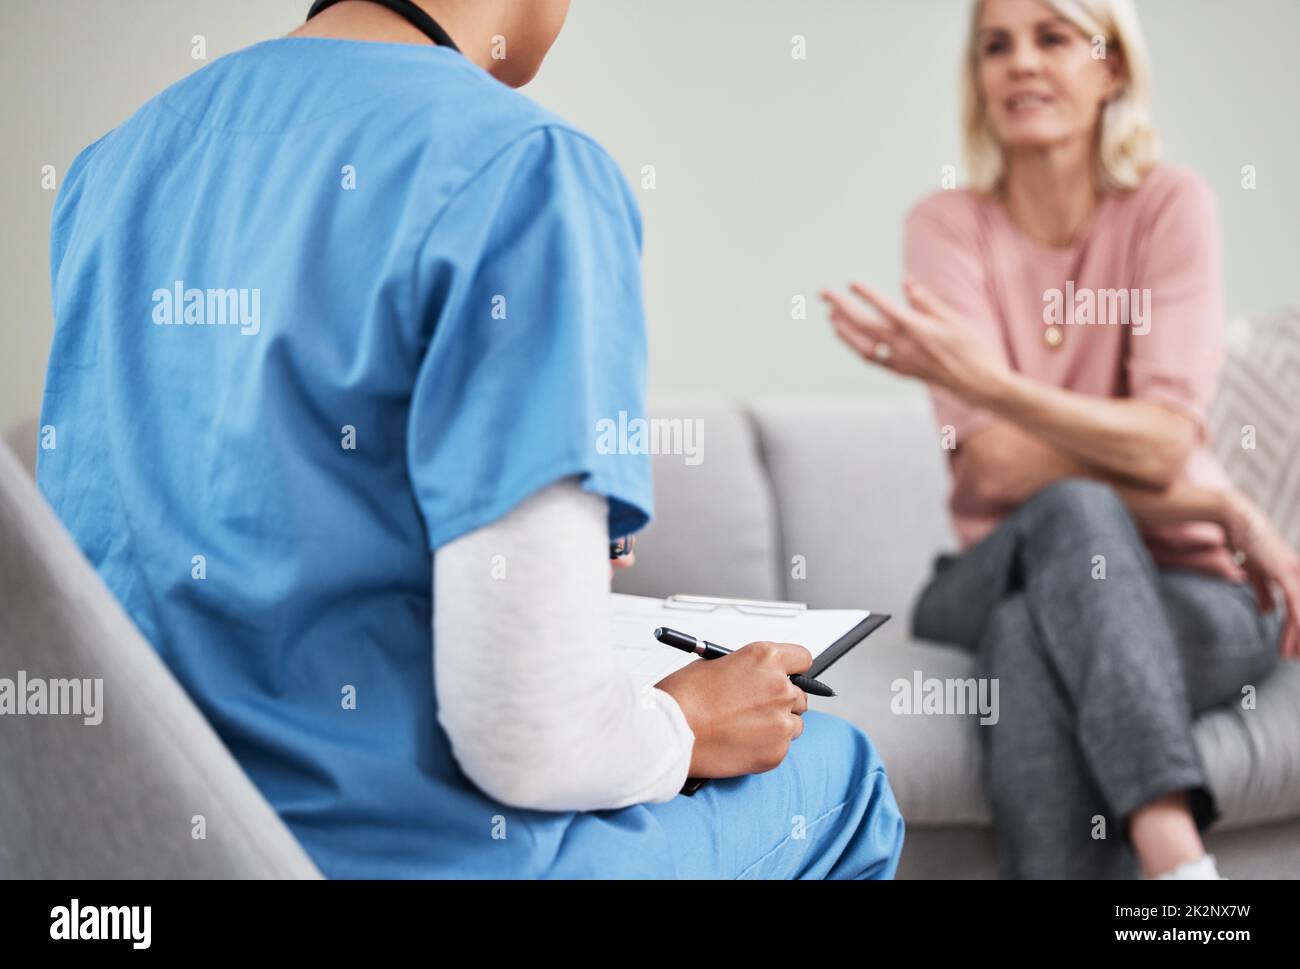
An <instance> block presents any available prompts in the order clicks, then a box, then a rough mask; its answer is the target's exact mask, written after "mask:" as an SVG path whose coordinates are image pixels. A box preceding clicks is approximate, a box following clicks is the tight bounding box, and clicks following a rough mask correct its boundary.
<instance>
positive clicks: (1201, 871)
mask: <svg viewBox="0 0 1300 969" xmlns="http://www.w3.org/2000/svg"><path fill="white" fill-rule="evenodd" d="M1156 878H1157V879H1193V878H1200V879H1215V878H1223V876H1222V875H1220V874H1219V869H1218V867H1217V866H1216V865H1215V864H1214V855H1201V857H1199V858H1197V859H1196V860H1195V861H1185V862H1183V863H1182V864H1181V865H1179V866H1178V867H1177V868H1175V869H1174V870H1173V871H1167V872H1165V873H1164V874H1163V875H1157V876H1156Z"/></svg>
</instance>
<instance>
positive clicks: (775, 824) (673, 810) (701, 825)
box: [551, 711, 904, 879]
mask: <svg viewBox="0 0 1300 969" xmlns="http://www.w3.org/2000/svg"><path fill="white" fill-rule="evenodd" d="M803 718H804V730H803V733H802V734H801V735H800V736H799V737H798V738H797V739H795V740H794V742H793V743H792V744H791V745H790V751H789V753H788V754H787V755H786V758H785V760H784V761H783V762H782V763H781V765H780V766H779V767H777V768H776V769H774V770H770V771H767V772H765V773H762V774H749V775H746V776H744V777H732V778H727V779H725V780H710V781H709V782H708V783H706V784H705V785H704V786H703V787H702V788H700V789H699V790H698V791H697V792H696V793H695V794H694V795H692V796H689V797H687V796H685V795H678V796H677V797H675V798H673V799H672V800H671V801H669V802H667V803H665V804H641V805H636V806H635V807H630V808H623V809H621V810H618V811H595V812H591V813H589V814H585V815H579V816H578V818H577V820H576V821H575V824H574V826H573V827H572V828H571V829H570V831H569V834H568V836H567V837H566V838H565V844H564V846H563V847H562V849H561V852H560V857H559V858H557V859H556V865H555V867H554V868H553V869H552V871H551V875H552V876H553V877H561V878H565V877H579V878H584V877H586V878H589V877H600V878H641V877H664V878H673V877H677V878H700V879H719V878H854V879H861V878H892V877H893V875H894V871H895V869H897V867H898V856H899V853H900V852H901V850H902V847H903V831H904V824H903V816H902V814H901V813H899V810H898V804H897V803H896V802H895V801H894V792H893V791H892V790H891V789H890V786H889V780H888V778H887V777H886V776H885V768H884V765H883V764H882V763H881V760H880V756H879V754H878V753H877V752H876V749H875V747H874V746H873V745H872V743H871V741H870V740H869V739H868V738H867V735H866V734H865V733H863V732H862V731H861V730H859V729H858V728H857V727H855V726H853V725H852V724H851V723H849V722H848V721H846V720H843V719H841V718H839V717H833V716H829V715H827V714H824V713H817V712H814V711H808V712H807V713H805V714H804V715H803Z"/></svg>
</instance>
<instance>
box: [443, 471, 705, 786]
mask: <svg viewBox="0 0 1300 969" xmlns="http://www.w3.org/2000/svg"><path fill="white" fill-rule="evenodd" d="M606 515H607V501H606V499H605V497H604V496H602V495H596V494H591V493H588V492H586V491H583V490H582V488H581V487H580V485H579V484H578V483H577V480H576V479H568V480H565V481H561V482H557V483H556V484H553V485H551V486H549V487H547V488H545V489H543V490H542V491H539V492H538V493H536V494H534V495H532V496H530V497H529V498H527V499H526V500H525V501H523V502H522V503H520V504H519V505H518V506H517V507H515V508H514V509H513V510H512V511H510V512H509V513H508V514H507V515H505V516H504V517H502V518H501V519H499V520H497V521H496V522H493V523H492V524H490V525H487V526H485V527H483V528H480V529H477V530H475V531H473V532H470V533H468V534H466V535H463V536H461V537H460V538H457V539H455V540H453V541H451V542H448V543H447V544H446V545H444V546H442V547H441V548H439V549H438V550H437V552H436V553H435V555H434V578H433V627H434V650H433V662H434V679H435V683H436V689H437V699H438V721H439V723H440V724H441V725H442V727H443V729H444V730H445V731H446V732H447V736H448V737H449V738H450V741H451V747H452V751H453V753H454V754H455V757H456V760H457V761H458V762H459V764H460V766H461V769H462V770H463V771H464V772H465V774H466V775H467V776H468V777H469V778H470V779H471V780H473V781H474V782H475V783H476V784H477V785H478V786H479V787H480V788H481V789H482V790H483V791H484V792H486V793H487V794H489V795H490V796H492V797H493V798H495V799H497V800H498V801H501V802H503V803H505V804H509V805H513V806H516V807H524V808H533V809H537V810H552V811H593V810H602V809H608V808H620V807H626V806H628V805H631V804H639V803H647V802H664V801H668V800H671V799H672V798H673V797H674V796H675V795H676V794H677V793H678V792H679V791H680V790H681V787H682V784H683V783H684V782H685V781H686V776H687V772H688V770H689V767H690V761H691V752H692V749H693V747H694V743H695V735H694V733H692V731H691V728H690V725H689V724H688V723H687V721H686V718H685V716H684V715H683V714H682V711H681V708H680V707H679V706H678V705H677V701H676V700H674V699H673V698H672V697H671V696H670V695H669V694H667V693H665V692H663V691H662V690H659V689H655V688H653V687H640V686H638V685H637V684H636V683H635V681H634V680H633V679H632V678H631V677H630V676H629V675H628V673H627V672H626V671H625V669H624V667H623V666H622V665H621V663H620V662H619V659H618V656H617V655H616V653H615V652H614V648H613V645H612V642H613V640H612V628H611V622H610V599H609V557H608V549H609V538H608V531H607V518H606Z"/></svg>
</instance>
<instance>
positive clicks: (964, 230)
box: [823, 0, 1300, 878]
mask: <svg viewBox="0 0 1300 969" xmlns="http://www.w3.org/2000/svg"><path fill="white" fill-rule="evenodd" d="M965 84H966V109H965V137H966V148H967V153H968V160H969V167H970V174H971V177H972V181H973V183H974V184H973V186H972V187H971V188H969V189H964V190H960V191H946V192H938V193H936V194H935V195H933V196H931V197H929V198H927V199H925V200H924V201H922V202H921V203H920V204H919V205H917V206H916V207H915V208H914V209H913V211H912V212H911V214H910V216H909V218H908V222H907V230H906V253H905V262H906V267H907V277H906V279H905V280H904V291H905V294H906V297H907V303H908V305H907V306H899V305H896V304H895V303H894V302H892V301H891V300H889V299H887V298H886V297H884V296H883V295H881V294H880V293H879V292H878V291H877V290H875V289H874V288H872V287H869V286H865V285H861V284H855V285H854V286H853V287H852V288H853V290H854V293H855V294H856V296H858V297H860V300H861V301H859V300H854V299H851V298H847V297H845V296H842V295H840V294H836V293H831V292H827V293H825V294H823V295H824V298H825V299H826V300H827V301H828V303H829V304H830V308H831V319H832V322H833V324H834V327H835V330H836V332H837V333H838V335H839V336H840V337H841V338H842V339H843V340H844V341H845V342H846V343H848V344H849V345H850V346H851V347H852V348H854V349H855V350H856V351H858V352H859V353H861V354H862V356H863V357H864V358H865V359H866V360H868V361H871V362H872V363H874V364H876V365H879V366H882V367H885V368H887V369H889V370H892V371H894V372H895V373H899V374H903V375H906V376H911V377H916V378H918V379H920V380H923V381H925V382H926V384H927V385H928V386H929V388H930V390H931V392H932V396H933V400H934V404H935V410H936V413H937V417H938V422H939V425H940V427H941V430H942V431H943V433H944V436H945V438H946V440H947V442H948V444H949V445H950V447H951V451H950V455H951V457H950V466H951V472H952V477H953V489H952V495H951V512H952V516H953V520H954V523H955V526H956V531H957V533H958V536H959V538H960V539H961V542H962V546H963V551H962V552H961V554H959V555H950V556H942V557H941V558H940V559H939V561H938V562H936V571H935V575H934V576H933V578H932V579H931V581H930V583H929V585H928V586H927V588H926V589H925V590H924V592H923V593H922V595H921V598H920V601H919V603H918V605H917V609H916V613H915V616H914V628H915V630H916V632H917V633H918V635H922V636H925V637H928V638H933V639H940V640H946V641H950V642H955V643H960V644H964V645H966V646H968V647H969V648H971V649H973V650H975V651H976V655H977V657H978V666H979V671H980V675H982V676H989V677H998V678H999V680H1000V687H1001V689H1000V697H1001V711H1000V714H1001V716H1000V720H999V722H998V723H997V724H996V726H988V727H983V728H981V730H982V735H983V738H984V742H985V749H986V752H987V758H986V767H987V778H986V779H987V786H988V789H989V794H990V799H991V802H992V806H993V811H994V816H995V821H996V828H997V833H998V844H999V849H998V851H999V866H1000V869H1001V872H1002V874H1003V875H1004V876H1007V877H1131V876H1133V875H1134V874H1136V872H1137V870H1138V868H1139V867H1140V870H1141V872H1142V873H1143V874H1145V875H1147V876H1148V877H1166V876H1169V877H1188V878H1195V877H1204V878H1214V877H1218V873H1217V870H1216V865H1215V860H1214V858H1213V856H1211V855H1207V854H1206V852H1205V848H1204V846H1203V844H1202V841H1201V833H1202V831H1203V830H1204V829H1205V828H1206V827H1207V826H1208V825H1209V824H1210V823H1212V822H1213V821H1214V820H1215V818H1216V817H1217V816H1218V811H1217V808H1216V805H1215V801H1214V796H1213V792H1212V791H1211V790H1210V789H1209V787H1208V784H1207V780H1206V775H1205V769H1204V766H1203V764H1202V763H1201V760H1200V757H1199V756H1198V752H1197V748H1196V746H1195V744H1194V742H1193V734H1192V722H1193V718H1194V716H1195V715H1196V714H1198V713H1199V712H1201V711H1203V710H1205V709H1207V708H1209V707H1212V706H1215V705H1219V704H1223V703H1227V702H1231V701H1233V700H1234V699H1235V698H1239V697H1240V695H1241V690H1242V687H1243V686H1244V685H1247V684H1258V683H1259V682H1260V680H1261V679H1262V678H1263V677H1265V676H1267V675H1268V673H1269V672H1270V670H1271V669H1272V668H1273V667H1274V666H1275V665H1276V663H1277V659H1278V654H1279V652H1281V654H1282V655H1285V656H1295V655H1297V653H1298V652H1300V626H1298V625H1297V621H1296V611H1297V607H1298V606H1300V559H1297V556H1296V554H1295V552H1294V551H1292V550H1291V549H1290V548H1288V547H1287V545H1286V543H1285V542H1284V541H1283V540H1282V539H1281V538H1280V537H1279V535H1278V534H1277V532H1276V530H1275V529H1274V528H1273V526H1272V525H1271V524H1270V523H1269V522H1268V521H1267V520H1265V518H1264V517H1263V516H1262V515H1261V514H1260V513H1259V512H1258V510H1257V509H1255V508H1254V507H1253V506H1252V505H1251V504H1250V503H1249V502H1248V501H1246V500H1245V499H1244V498H1243V497H1242V496H1241V495H1240V494H1238V493H1236V492H1234V491H1233V490H1232V489H1231V488H1230V487H1229V485H1228V482H1227V479H1226V477H1225V475H1224V474H1223V472H1222V470H1221V469H1220V468H1219V467H1218V466H1217V465H1216V463H1215V461H1214V459H1213V457H1212V456H1211V454H1210V451H1209V449H1208V447H1207V440H1206V408H1207V405H1208V403H1209V401H1210V399H1211V397H1212V394H1213V391H1214V387H1215V382H1216V377H1217V373H1218V369H1219V366H1220V360H1221V357H1222V323H1223V317H1222V296H1221V288H1220V267H1219V262H1220V253H1219V245H1220V242H1219V228H1218V222H1217V213H1216V208H1215V203H1214V200H1213V197H1212V195H1211V193H1210V191H1209V190H1208V188H1207V187H1206V186H1205V184H1204V183H1203V182H1202V181H1201V180H1200V179H1199V178H1197V177H1196V176H1195V175H1193V174H1191V173H1190V172H1188V171H1186V170H1182V169H1179V168H1174V167H1170V166H1166V165H1162V164H1159V163H1157V161H1156V147H1155V144H1156V143H1155V137H1154V135H1153V132H1152V130H1151V127H1150V125H1149V122H1148V110H1147V105H1148V89H1149V69H1148V65H1147V58H1146V53H1145V51H1144V47H1143V42H1142V38H1141V34H1140V30H1139V25H1138V21H1137V16H1136V13H1135V11H1134V9H1133V5H1132V4H1131V2H1129V0H983V2H978V3H976V4H975V5H974V12H973V17H972V21H971V33H970V42H969V50H968V54H967V67H966V71H965ZM1276 590H1280V595H1278V594H1277V591H1276ZM1283 606H1285V610H1284V609H1283ZM1103 819H1104V827H1103V823H1102V822H1103ZM1103 833H1104V837H1098V835H1099V834H1103Z"/></svg>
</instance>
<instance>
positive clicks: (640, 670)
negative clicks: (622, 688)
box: [610, 592, 871, 684]
mask: <svg viewBox="0 0 1300 969" xmlns="http://www.w3.org/2000/svg"><path fill="white" fill-rule="evenodd" d="M610 598H611V600H612V609H611V612H612V616H613V625H614V646H615V649H616V650H617V652H618V653H619V657H620V659H621V660H622V661H623V662H624V663H625V664H626V666H627V669H628V672H629V674H630V675H631V676H632V677H633V678H634V679H635V680H636V681H637V682H638V683H641V684H653V683H658V682H659V681H660V680H661V679H663V678H664V677H665V676H667V675H668V674H670V673H674V672H676V671H677V670H679V669H681V668H682V667H683V666H685V665H686V664H687V663H693V662H695V661H696V660H697V659H698V657H696V656H692V655H691V654H690V653H683V652H682V651H681V650H677V649H672V648H671V647H668V646H665V645H664V644H663V643H661V642H659V641H658V640H657V639H655V638H654V631H655V628H656V627H658V626H668V627H671V628H672V629H676V630H678V631H679V632H684V633H688V634H689V635H691V636H694V637H695V638H696V639H707V640H708V641H709V642H711V643H717V644H718V645H719V646H725V647H726V648H727V649H739V648H740V647H741V646H744V645H745V644H746V643H752V642H758V641H760V640H770V641H773V642H779V643H798V644H799V645H801V646H804V647H806V648H807V649H808V651H809V652H810V653H812V654H813V658H814V660H816V658H817V657H818V656H819V655H821V654H822V653H823V652H824V651H825V650H827V649H829V648H830V647H831V646H832V645H834V644H835V643H836V642H837V641H838V640H839V639H840V638H841V637H842V636H844V635H845V633H847V632H849V631H850V630H852V629H853V628H854V627H855V626H857V625H858V624H859V623H860V622H862V621H863V620H864V619H866V618H868V617H869V616H871V612H870V611H869V610H866V609H808V608H805V607H804V606H803V604H802V603H780V602H772V603H765V602H756V601H751V600H739V599H712V598H707V597H703V596H669V597H668V598H667V599H659V598H652V597H648V596H633V595H626V594H624V593H619V592H615V593H611V595H610Z"/></svg>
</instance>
